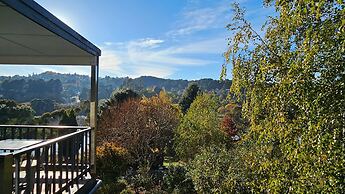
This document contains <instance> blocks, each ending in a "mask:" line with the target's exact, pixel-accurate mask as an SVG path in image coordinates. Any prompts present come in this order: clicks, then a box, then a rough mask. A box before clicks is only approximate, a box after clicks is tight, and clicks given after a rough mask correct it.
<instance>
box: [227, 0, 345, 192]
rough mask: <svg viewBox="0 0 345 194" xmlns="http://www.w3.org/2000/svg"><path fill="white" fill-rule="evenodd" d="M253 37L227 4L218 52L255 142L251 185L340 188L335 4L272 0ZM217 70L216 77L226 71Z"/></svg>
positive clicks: (344, 106)
mask: <svg viewBox="0 0 345 194" xmlns="http://www.w3.org/2000/svg"><path fill="white" fill-rule="evenodd" d="M265 4H266V5H268V6H269V5H271V4H274V6H275V9H276V11H277V15H276V16H274V17H270V18H269V19H268V20H267V23H266V26H265V33H264V36H259V34H258V33H257V32H255V31H254V30H253V28H252V26H251V24H250V23H249V22H248V21H247V20H245V19H244V14H245V13H244V11H243V10H242V9H241V8H240V7H239V5H238V4H235V5H234V12H235V14H234V17H233V20H232V23H231V24H229V25H228V29H229V30H230V31H231V32H233V34H232V38H230V39H229V49H228V50H227V52H226V53H225V57H226V60H227V62H228V63H231V64H232V65H233V73H232V75H233V82H232V86H231V92H232V93H234V94H235V96H236V99H237V100H238V101H239V102H241V103H243V113H244V116H245V117H246V118H247V119H248V120H249V123H250V133H249V135H248V137H247V138H248V139H249V138H250V139H252V140H253V141H254V142H255V144H254V145H255V146H257V148H258V149H257V151H256V152H255V153H251V154H253V156H254V158H253V161H251V163H252V164H255V165H252V171H253V179H252V181H251V187H252V188H253V189H255V190H258V191H260V192H273V193H275V192H278V193H279V192H286V191H290V192H297V193H306V192H311V193H318V192H334V193H339V192H342V191H343V190H344V189H345V188H344V187H345V186H344V185H345V184H344V180H345V177H344V174H345V171H344V169H345V166H344V165H345V154H344V153H345V148H344V140H345V139H344V138H345V136H344V126H345V114H344V112H345V98H344V94H345V84H344V83H345V73H344V72H345V64H344V61H345V53H344V51H345V41H344V40H345V28H344V25H345V19H344V18H345V11H344V6H345V5H344V3H343V1H335V0H320V1H311V0H304V1H299V0H292V1H291V0H289V1H288V0H276V1H270V0H266V1H265ZM225 72H226V71H223V76H224V75H225V74H226V73H225Z"/></svg>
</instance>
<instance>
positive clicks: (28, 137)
mask: <svg viewBox="0 0 345 194" xmlns="http://www.w3.org/2000/svg"><path fill="white" fill-rule="evenodd" d="M25 138H26V139H31V137H30V128H29V127H28V128H26V137H25Z"/></svg>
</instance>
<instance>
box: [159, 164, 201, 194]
mask: <svg viewBox="0 0 345 194" xmlns="http://www.w3.org/2000/svg"><path fill="white" fill-rule="evenodd" d="M186 173H187V170H186V168H185V167H184V166H180V165H177V166H169V167H168V169H167V171H166V173H165V175H164V178H163V189H164V190H165V191H167V192H168V193H181V194H182V193H186V194H189V193H190V194H192V193H196V191H195V190H194V185H193V182H192V179H191V178H190V177H189V176H187V174H186Z"/></svg>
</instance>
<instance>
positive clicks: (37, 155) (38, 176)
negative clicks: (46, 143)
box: [35, 148, 41, 193]
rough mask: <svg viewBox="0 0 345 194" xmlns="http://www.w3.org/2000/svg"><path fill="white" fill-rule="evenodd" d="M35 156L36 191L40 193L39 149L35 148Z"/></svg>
mask: <svg viewBox="0 0 345 194" xmlns="http://www.w3.org/2000/svg"><path fill="white" fill-rule="evenodd" d="M35 158H36V162H37V166H36V193H41V178H40V173H41V149H40V148H37V149H36V150H35Z"/></svg>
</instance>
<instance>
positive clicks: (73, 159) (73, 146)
mask: <svg viewBox="0 0 345 194" xmlns="http://www.w3.org/2000/svg"><path fill="white" fill-rule="evenodd" d="M69 141H70V142H71V144H72V153H71V160H72V170H71V172H72V176H71V180H72V188H73V185H74V173H75V154H76V153H75V152H76V150H75V135H73V136H72V138H69Z"/></svg>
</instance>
